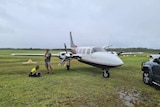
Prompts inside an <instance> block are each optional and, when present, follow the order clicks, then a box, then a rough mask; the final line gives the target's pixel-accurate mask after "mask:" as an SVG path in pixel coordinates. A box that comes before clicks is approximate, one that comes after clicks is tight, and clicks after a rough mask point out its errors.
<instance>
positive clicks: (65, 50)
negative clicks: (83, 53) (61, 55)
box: [64, 43, 68, 53]
mask: <svg viewBox="0 0 160 107" xmlns="http://www.w3.org/2000/svg"><path fill="white" fill-rule="evenodd" d="M64 48H65V51H66V53H68V52H67V46H66V44H65V43H64Z"/></svg>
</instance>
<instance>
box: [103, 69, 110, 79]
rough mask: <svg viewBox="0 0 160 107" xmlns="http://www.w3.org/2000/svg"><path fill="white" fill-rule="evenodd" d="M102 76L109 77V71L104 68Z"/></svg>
mask: <svg viewBox="0 0 160 107" xmlns="http://www.w3.org/2000/svg"><path fill="white" fill-rule="evenodd" d="M103 77H104V78H109V77H110V73H109V72H108V70H106V69H104V71H103Z"/></svg>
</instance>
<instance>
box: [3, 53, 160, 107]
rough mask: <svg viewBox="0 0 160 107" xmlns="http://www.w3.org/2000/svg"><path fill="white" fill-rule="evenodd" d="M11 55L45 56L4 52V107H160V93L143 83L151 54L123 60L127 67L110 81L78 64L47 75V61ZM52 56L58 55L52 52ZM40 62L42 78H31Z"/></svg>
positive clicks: (113, 72) (112, 73) (116, 71)
mask: <svg viewBox="0 0 160 107" xmlns="http://www.w3.org/2000/svg"><path fill="white" fill-rule="evenodd" d="M11 53H44V51H42V50H0V107H125V106H126V107H127V106H131V107H132V106H133V107H158V106H160V90H159V89H157V88H155V87H152V86H148V85H145V84H144V83H143V81H142V71H141V62H143V61H147V60H148V58H147V57H146V56H147V55H148V54H143V55H139V56H121V58H122V60H123V61H124V63H125V64H124V65H123V66H121V67H118V68H114V69H110V78H108V79H105V78H103V77H102V70H101V69H99V68H95V67H92V66H89V65H86V64H83V63H80V62H78V61H76V60H72V62H71V70H70V71H66V70H65V68H64V66H57V64H58V63H59V59H58V58H52V65H53V67H54V69H55V74H46V69H45V67H44V62H43V60H44V59H43V57H28V56H11V55H10V54H11ZM52 53H55V52H54V51H52ZM28 59H32V60H33V61H37V62H38V64H39V65H40V71H41V73H42V76H41V77H39V78H29V77H28V73H29V72H30V70H31V68H33V67H34V66H35V65H32V64H30V65H22V64H21V62H25V61H27V60H28Z"/></svg>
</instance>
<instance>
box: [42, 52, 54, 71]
mask: <svg viewBox="0 0 160 107" xmlns="http://www.w3.org/2000/svg"><path fill="white" fill-rule="evenodd" d="M51 56H52V55H51V53H50V52H49V49H46V53H45V55H44V61H45V66H46V69H47V73H49V72H51V73H54V72H53V68H52V65H51Z"/></svg>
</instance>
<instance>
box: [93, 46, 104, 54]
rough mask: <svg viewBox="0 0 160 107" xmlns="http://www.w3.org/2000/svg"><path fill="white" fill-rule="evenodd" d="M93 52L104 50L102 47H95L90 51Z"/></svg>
mask: <svg viewBox="0 0 160 107" xmlns="http://www.w3.org/2000/svg"><path fill="white" fill-rule="evenodd" d="M94 52H106V50H105V49H103V48H99V47H96V48H93V49H92V53H94Z"/></svg>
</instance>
